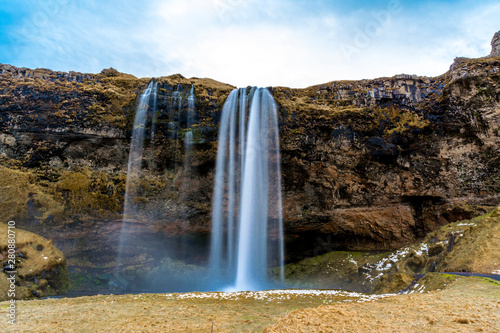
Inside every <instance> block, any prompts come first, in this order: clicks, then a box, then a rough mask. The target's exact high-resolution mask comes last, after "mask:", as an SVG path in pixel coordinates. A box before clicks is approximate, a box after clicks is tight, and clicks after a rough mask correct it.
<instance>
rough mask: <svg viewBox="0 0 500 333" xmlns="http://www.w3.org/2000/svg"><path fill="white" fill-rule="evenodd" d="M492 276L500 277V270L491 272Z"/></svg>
mask: <svg viewBox="0 0 500 333" xmlns="http://www.w3.org/2000/svg"><path fill="white" fill-rule="evenodd" d="M491 274H497V275H500V269H497V270H496V271H493V272H491Z"/></svg>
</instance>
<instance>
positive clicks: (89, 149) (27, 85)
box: [0, 57, 500, 267]
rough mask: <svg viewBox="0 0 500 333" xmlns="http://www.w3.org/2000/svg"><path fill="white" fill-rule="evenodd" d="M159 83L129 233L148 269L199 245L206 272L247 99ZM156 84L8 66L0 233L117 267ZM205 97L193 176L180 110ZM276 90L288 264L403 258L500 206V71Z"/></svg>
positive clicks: (457, 70)
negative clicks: (223, 167) (138, 107)
mask: <svg viewBox="0 0 500 333" xmlns="http://www.w3.org/2000/svg"><path fill="white" fill-rule="evenodd" d="M157 81H158V86H159V90H158V100H157V102H158V103H157V106H158V115H157V116H158V117H157V123H156V133H157V135H155V137H154V139H152V138H151V136H150V134H149V133H150V129H149V128H148V129H147V136H146V139H145V153H144V161H143V168H144V170H145V171H144V176H143V177H142V180H141V181H140V184H138V186H139V189H138V193H137V196H136V200H135V201H136V204H137V205H138V207H139V214H138V216H137V220H135V221H128V222H127V223H134V225H137V228H134V230H136V232H137V235H138V236H137V237H139V238H141V239H143V240H144V241H143V242H142V243H141V244H142V245H141V246H140V247H139V250H140V251H142V252H141V253H142V254H143V255H144V260H143V262H145V263H148V264H147V265H150V263H153V262H154V261H155V256H158V255H159V253H162V255H163V251H165V253H167V252H169V251H168V248H165V249H162V250H158V248H155V247H154V246H156V245H157V244H158V243H161V242H159V241H157V240H158V239H162V238H164V237H168V239H169V240H170V241H169V244H176V240H179V239H181V238H183V237H184V238H185V237H187V238H189V239H193V240H194V241H193V242H192V243H191V244H194V245H193V248H191V249H190V251H187V252H188V254H186V255H185V256H184V257H183V258H182V259H183V260H186V261H187V262H189V263H203V262H205V261H206V260H207V258H206V256H204V255H200V254H199V253H207V248H208V242H209V238H210V223H211V215H210V213H211V212H210V209H211V197H212V191H213V179H214V175H213V173H214V167H215V157H216V149H217V132H218V123H219V120H220V114H221V109H222V106H223V103H224V101H225V99H226V97H227V96H228V94H229V92H230V91H231V90H232V89H233V88H234V87H232V86H230V85H227V84H223V83H220V82H216V81H213V80H210V79H197V78H191V79H187V78H184V77H182V76H181V75H173V76H169V77H161V78H158V79H157ZM148 82H149V79H137V78H135V77H133V76H131V75H127V74H123V73H118V72H117V71H116V70H112V69H109V70H105V71H103V72H102V73H100V74H82V73H74V72H70V73H60V72H53V71H50V70H45V69H36V70H31V69H26V68H16V67H13V66H9V65H0V164H1V165H0V175H1V177H0V189H1V190H0V196H2V198H3V199H2V200H1V201H0V219H1V220H4V221H8V220H10V219H15V220H16V222H18V223H19V225H21V226H24V227H26V228H28V229H29V230H32V231H36V232H37V233H39V234H41V235H43V236H46V237H48V238H51V239H53V240H54V242H55V244H56V245H57V246H58V247H60V248H61V249H62V250H63V251H64V252H65V253H66V254H68V257H69V258H70V262H71V258H76V257H77V256H78V258H79V259H81V260H83V261H85V260H87V262H85V265H84V266H85V267H92V265H95V264H96V263H97V262H98V261H100V263H101V264H102V260H101V259H103V258H105V261H106V263H107V264H109V266H111V265H112V264H113V258H114V257H115V251H116V247H115V245H113V244H115V243H116V242H115V243H113V242H112V241H110V240H113V239H114V240H116V235H115V234H116V233H117V232H118V231H119V230H120V225H121V223H122V222H121V214H122V210H123V196H124V190H125V180H126V177H125V175H126V169H127V159H128V149H129V144H130V135H131V128H132V124H133V118H134V113H135V103H136V100H137V97H138V95H139V94H140V93H141V91H142V90H143V89H144V87H145V86H146V85H147V83H148ZM191 85H192V86H193V87H194V91H195V95H196V112H197V114H196V124H195V125H194V127H193V135H194V138H195V140H194V141H195V142H194V143H193V150H192V153H191V157H190V160H191V164H190V166H189V170H186V169H185V167H186V166H185V163H184V161H185V156H184V154H185V151H184V147H185V145H184V142H183V137H184V136H183V135H181V134H183V131H185V130H186V129H185V127H186V120H187V112H186V110H187V108H186V107H185V106H186V105H185V104H186V103H187V102H186V98H184V100H183V103H184V104H182V106H183V108H181V112H180V113H178V114H177V113H175V112H177V111H176V110H177V109H176V108H177V104H176V105H173V104H172V103H173V102H172V101H173V98H172V97H173V96H174V94H175V92H176V91H179V94H180V95H181V96H183V97H186V96H187V93H188V91H189V89H190V87H191ZM271 91H272V93H273V96H274V97H275V99H276V102H277V104H278V106H279V118H280V119H279V121H280V140H281V153H282V156H281V158H282V179H283V215H284V223H285V233H286V246H287V250H286V254H287V258H286V260H287V261H296V260H298V259H300V258H302V257H306V256H313V255H315V254H320V253H324V252H329V251H332V250H336V249H341V250H392V249H395V248H398V247H400V246H401V245H403V244H407V243H411V242H414V241H416V240H418V239H422V238H423V237H424V236H425V235H426V234H427V233H428V232H430V231H432V230H435V229H436V228H439V227H440V226H441V225H443V224H446V223H449V222H452V221H457V220H460V219H465V218H471V217H473V216H475V215H478V214H479V213H481V212H484V209H483V208H482V207H481V206H488V205H489V206H494V205H496V204H498V202H499V198H500V196H499V193H500V182H499V179H500V162H499V161H500V151H499V149H498V147H500V136H499V131H500V111H499V110H500V59H498V58H495V57H486V58H481V59H466V58H459V59H457V60H456V61H455V63H454V65H453V66H452V68H451V69H450V71H448V72H447V73H445V74H443V75H441V76H438V77H433V78H430V77H421V76H415V75H404V74H401V75H396V76H394V77H388V78H379V79H373V80H361V81H339V82H330V83H326V84H321V85H318V86H313V87H308V88H305V89H290V88H285V87H274V88H271ZM174 123H175V124H174ZM173 125H175V126H173ZM173 128H178V129H177V130H174V129H173ZM99 230H102V231H103V232H102V233H100V232H98V231H99ZM114 233H115V234H114ZM148 243H150V244H154V246H153V245H151V247H150V248H149V249H147V246H143V245H147V244H148ZM172 246H175V245H172ZM166 247H168V246H167V245H166ZM171 253H172V252H171ZM96 258H98V259H96ZM174 259H179V258H174ZM151 265H152V264H151Z"/></svg>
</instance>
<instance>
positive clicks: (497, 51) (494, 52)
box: [490, 31, 500, 57]
mask: <svg viewBox="0 0 500 333" xmlns="http://www.w3.org/2000/svg"><path fill="white" fill-rule="evenodd" d="M490 57H500V31H497V33H495V35H493V38H492V39H491V53H490Z"/></svg>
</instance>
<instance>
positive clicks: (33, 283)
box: [0, 223, 69, 301]
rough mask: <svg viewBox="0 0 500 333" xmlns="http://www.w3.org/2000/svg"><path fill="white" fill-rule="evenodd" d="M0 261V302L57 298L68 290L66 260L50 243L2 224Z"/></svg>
mask: <svg viewBox="0 0 500 333" xmlns="http://www.w3.org/2000/svg"><path fill="white" fill-rule="evenodd" d="M9 230H10V231H9ZM11 236H12V237H11ZM9 239H10V240H15V242H9ZM9 244H11V245H14V248H13V249H10V248H9ZM0 262H1V263H2V271H1V272H0V301H4V300H10V299H12V298H14V299H17V300H20V299H29V298H37V297H44V296H50V295H56V294H60V293H63V292H65V291H66V290H67V289H68V287H69V275H68V269H67V263H66V257H65V256H64V254H63V253H62V252H61V251H59V250H58V249H57V248H56V247H55V246H54V245H53V244H52V241H50V240H47V239H45V238H43V237H41V236H39V235H36V234H34V233H31V232H29V231H25V230H22V229H18V228H9V226H8V225H7V224H5V223H0ZM14 263H15V265H11V264H14ZM11 276H14V278H15V283H14V287H13V288H11V285H12V284H11V282H14V280H12V281H11V280H9V279H8V277H11ZM9 291H11V292H9ZM9 294H11V295H9Z"/></svg>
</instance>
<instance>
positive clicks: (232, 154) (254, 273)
mask: <svg viewBox="0 0 500 333" xmlns="http://www.w3.org/2000/svg"><path fill="white" fill-rule="evenodd" d="M249 102H250V103H249ZM270 266H275V267H276V266H277V267H279V274H278V277H277V280H279V281H280V282H282V281H283V229H282V215H281V180H280V156H279V134H278V120H277V110H276V104H275V103H274V99H273V97H272V96H271V94H270V93H269V91H268V90H267V89H263V88H252V90H251V91H250V94H249V95H248V97H247V90H246V89H245V88H241V89H236V90H233V91H232V92H231V93H230V95H229V97H228V99H227V101H226V103H225V104H224V107H223V110H222V118H221V121H220V125H219V146H218V153H217V162H216V172H215V187H214V199H213V212H212V243H211V253H210V268H211V274H212V275H211V278H212V282H213V283H212V284H213V287H215V288H220V287H221V286H223V285H224V284H226V285H232V286H233V287H232V289H235V290H260V289H264V288H266V287H269V286H270V285H271V281H270V279H269V277H268V272H267V271H268V268H269V267H270Z"/></svg>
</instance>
